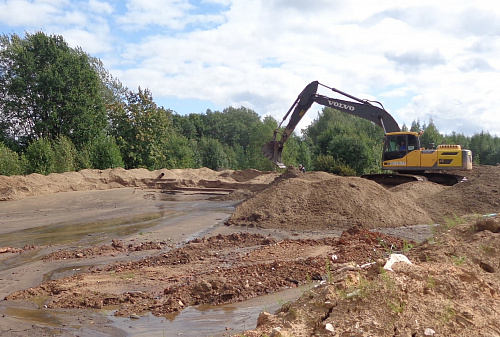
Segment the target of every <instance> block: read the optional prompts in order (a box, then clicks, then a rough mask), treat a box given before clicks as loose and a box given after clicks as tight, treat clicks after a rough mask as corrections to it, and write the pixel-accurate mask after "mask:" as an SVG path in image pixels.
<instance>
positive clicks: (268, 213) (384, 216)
mask: <svg viewBox="0 0 500 337" xmlns="http://www.w3.org/2000/svg"><path fill="white" fill-rule="evenodd" d="M431 222H432V219H431V218H430V217H429V216H428V215H427V213H426V211H425V210H423V209H422V208H420V207H419V206H418V205H417V204H416V203H415V201H414V200H413V199H412V198H409V197H407V196H405V195H403V194H402V193H399V194H397V193H393V192H391V191H389V190H387V189H386V188H384V187H382V186H381V185H379V184H377V183H375V182H373V181H370V180H366V179H363V178H358V177H340V176H336V175H333V174H327V173H324V172H309V173H305V174H303V173H301V174H293V172H292V173H291V172H288V173H286V174H284V175H283V176H282V177H280V178H279V179H277V180H276V181H275V182H274V183H273V184H271V185H270V186H269V187H268V188H266V189H264V190H263V191H261V192H260V193H258V194H257V195H255V196H254V197H253V198H251V199H249V200H246V201H245V202H243V203H242V204H241V205H240V206H239V207H238V208H237V209H236V211H235V212H234V214H233V215H232V216H231V218H230V219H229V220H228V224H229V225H239V226H258V227H261V228H280V229H288V230H292V229H293V230H305V229H315V230H319V229H328V228H329V229H332V228H336V229H347V228H350V227H352V226H360V227H362V228H381V227H398V226H406V225H416V224H427V223H431Z"/></svg>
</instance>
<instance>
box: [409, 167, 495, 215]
mask: <svg viewBox="0 0 500 337" xmlns="http://www.w3.org/2000/svg"><path fill="white" fill-rule="evenodd" d="M466 174H467V177H468V180H467V181H466V182H463V183H459V184H456V185H454V186H451V187H449V188H446V189H444V190H442V191H438V192H437V193H434V194H431V195H429V196H428V197H425V198H420V199H419V200H418V202H417V203H418V205H419V206H420V207H422V208H424V209H426V210H427V212H428V214H429V215H430V217H431V218H432V219H433V220H434V221H435V222H443V221H444V220H446V219H447V218H454V217H455V216H463V215H466V214H472V213H477V214H480V215H483V214H489V213H497V212H499V211H500V166H485V165H474V168H473V170H472V171H471V172H467V173H466Z"/></svg>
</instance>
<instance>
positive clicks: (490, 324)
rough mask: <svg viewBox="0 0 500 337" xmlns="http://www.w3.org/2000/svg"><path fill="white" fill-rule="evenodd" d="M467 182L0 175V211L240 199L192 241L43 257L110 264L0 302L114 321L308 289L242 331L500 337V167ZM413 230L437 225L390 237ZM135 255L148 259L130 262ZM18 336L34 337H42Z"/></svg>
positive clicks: (255, 175) (290, 175)
mask: <svg viewBox="0 0 500 337" xmlns="http://www.w3.org/2000/svg"><path fill="white" fill-rule="evenodd" d="M467 175H468V181H467V182H464V183H460V184H457V185H455V186H451V187H444V186H441V185H436V184H434V183H430V182H415V183H408V184H404V185H400V186H397V187H394V188H390V189H388V188H385V187H383V186H381V185H378V184H376V183H374V182H372V181H370V180H364V179H361V178H356V177H339V176H335V175H331V174H327V173H323V172H308V173H305V174H303V173H301V172H299V171H298V170H296V169H293V168H290V169H288V170H287V171H286V172H285V173H283V174H281V175H280V174H278V173H271V172H259V171H255V170H246V171H230V170H227V171H222V172H214V171H211V170H208V169H199V170H159V171H154V172H150V171H147V170H129V171H126V170H123V169H114V170H105V171H96V170H85V171H81V172H73V173H65V174H60V175H57V174H54V175H49V176H41V175H30V176H26V177H0V193H1V194H0V197H1V198H2V200H4V202H5V203H7V204H8V203H10V202H14V200H20V201H21V202H22V204H24V205H29V200H33V199H32V198H34V196H37V195H47V196H48V195H52V194H53V193H56V192H66V191H91V190H107V189H116V188H123V187H127V188H131V187H133V188H135V189H138V190H147V191H150V192H148V193H146V194H144V198H145V199H146V198H149V199H155V198H159V197H160V196H159V194H165V193H166V192H167V193H168V191H179V190H184V191H186V190H187V191H189V190H197V191H204V192H206V193H210V192H211V191H212V192H213V191H219V192H220V191H225V192H226V193H221V194H220V195H218V196H217V197H214V198H213V199H214V200H228V199H232V198H233V199H234V200H243V199H246V200H244V201H243V202H242V203H241V204H240V205H239V206H238V207H237V208H236V210H235V211H234V213H233V214H232V216H231V217H230V218H229V219H228V220H227V221H226V223H225V224H226V226H222V227H221V228H218V229H217V230H216V231H214V232H212V233H210V234H207V235H205V236H201V237H198V238H195V239H192V240H189V241H188V242H174V241H172V240H170V239H169V238H165V237H156V238H154V240H142V241H141V240H138V239H137V236H136V237H135V239H134V241H130V240H127V238H120V237H117V238H113V239H112V240H111V241H110V242H109V244H104V245H90V246H87V247H79V248H77V249H75V248H64V249H59V250H54V249H53V250H52V251H51V252H47V253H46V254H45V253H44V256H43V258H42V259H43V263H51V261H64V263H70V261H72V260H82V259H88V260H89V264H92V259H94V258H95V257H97V256H112V257H114V260H115V262H112V263H108V264H104V265H96V266H94V267H90V268H89V269H87V270H86V271H83V272H81V273H79V274H76V275H73V276H69V277H63V278H59V279H55V280H50V281H45V282H42V283H40V284H38V285H36V284H34V285H32V286H30V287H27V288H23V289H17V290H16V291H11V292H9V293H8V294H5V300H4V301H3V302H6V303H15V302H18V301H23V300H29V301H33V302H36V303H40V299H43V301H42V303H41V304H39V305H41V306H45V307H46V310H57V309H58V308H77V309H85V308H95V309H103V308H110V307H112V308H116V309H115V310H116V311H115V314H116V315H117V316H131V315H132V316H133V315H142V314H144V313H146V312H152V313H153V314H154V315H165V314H167V313H172V312H179V311H181V310H183V309H184V308H186V307H188V306H191V305H197V304H203V303H210V304H215V305H217V304H222V303H232V302H238V301H242V300H245V299H249V298H253V297H257V296H260V295H264V294H269V293H273V292H276V291H278V290H281V289H286V288H290V287H296V286H298V285H303V284H310V289H309V290H307V291H305V292H304V294H303V296H302V297H301V298H300V299H298V300H297V301H295V302H290V303H287V304H285V305H283V306H282V308H281V309H280V310H278V312H276V313H274V314H272V313H262V314H261V316H260V317H259V320H258V322H257V325H258V326H257V328H256V329H254V330H251V331H245V332H244V333H242V335H245V336H248V337H251V336H425V335H428V336H431V335H434V334H435V335H436V336H500V323H499V322H500V297H499V295H500V275H499V270H500V262H499V257H500V249H499V247H500V219H499V217H497V216H496V215H494V214H491V213H496V212H498V210H499V208H500V194H499V189H500V183H499V182H500V167H488V166H475V167H474V170H473V171H472V172H468V173H467ZM109 202H110V204H111V205H112V204H113V200H110V201H109ZM1 206H2V205H1V204H0V207H1ZM142 207H144V206H142ZM26 211H27V210H26ZM16 212H17V211H16ZM56 213H57V212H56ZM6 214H7V213H6ZM82 214H85V213H82ZM486 214H489V216H487V217H484V216H483V215H486ZM8 215H9V220H8V221H5V223H4V224H5V226H7V227H8V226H10V225H12V224H13V223H15V224H16V225H17V226H19V224H20V223H21V222H16V221H15V220H16V219H18V218H20V217H22V215H23V213H22V212H21V211H19V212H18V213H15V212H14V211H12V212H11V213H8ZM61 216H62V215H61ZM23 219H26V216H25V217H24V218H23ZM433 224H439V225H436V226H434V225H433ZM24 225H26V226H28V225H29V224H24ZM415 225H429V227H428V228H432V235H431V236H430V237H429V239H428V240H425V241H423V242H416V241H411V240H409V239H402V238H398V237H396V236H391V235H388V234H387V231H389V234H390V232H391V229H394V233H399V231H400V230H401V229H402V228H403V229H405V228H407V229H410V228H411V227H410V226H415ZM430 225H432V226H430ZM1 226H2V221H0V227H1ZM376 229H379V230H378V231H377V230H376ZM382 230H384V233H386V234H382V233H381V231H382ZM3 232H6V230H3ZM0 233H2V231H1V228H0ZM336 233H338V234H341V235H336ZM406 237H408V236H406ZM37 250H39V251H41V247H37V246H33V245H31V246H28V247H4V248H0V253H3V254H2V255H3V256H1V255H0V259H1V258H5V256H6V255H9V254H21V255H22V254H27V252H28V251H37ZM137 251H139V252H140V251H145V252H149V255H148V256H145V257H143V258H141V259H131V258H128V254H130V252H137ZM391 253H403V254H405V255H406V256H407V257H408V258H409V259H410V261H411V262H412V264H411V265H410V264H406V263H396V264H395V265H394V266H393V267H392V270H385V269H383V268H381V267H382V266H383V265H384V264H385V262H386V261H387V259H388V258H389V256H390V254H391ZM9 322H10V321H9ZM11 328H12V326H9V329H11ZM8 331H11V330H7V329H4V330H3V331H0V332H1V333H2V336H3V335H8V334H6V333H7V332H8ZM24 331H25V332H26V331H29V332H30V334H31V335H33V336H36V335H37V334H36V333H37V331H38V330H36V329H34V328H31V329H30V328H26V330H24ZM229 333H230V332H228V334H229ZM14 335H15V334H12V336H14ZM39 335H42V334H41V333H40V334H39Z"/></svg>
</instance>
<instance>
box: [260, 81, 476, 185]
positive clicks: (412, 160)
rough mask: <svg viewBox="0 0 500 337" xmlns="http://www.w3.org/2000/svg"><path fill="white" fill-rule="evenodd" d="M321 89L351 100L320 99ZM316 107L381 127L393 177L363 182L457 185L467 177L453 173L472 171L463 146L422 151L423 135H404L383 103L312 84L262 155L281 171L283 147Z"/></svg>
mask: <svg viewBox="0 0 500 337" xmlns="http://www.w3.org/2000/svg"><path fill="white" fill-rule="evenodd" d="M320 85H321V86H323V87H325V88H327V89H330V90H332V91H333V92H336V93H338V94H340V95H343V96H345V97H347V98H349V99H351V100H342V99H338V98H331V97H327V96H323V95H319V94H318V93H317V91H318V86H320ZM313 103H318V104H321V105H324V106H326V107H331V108H334V109H336V110H339V111H343V112H346V113H348V114H351V115H354V116H358V117H361V118H364V119H367V120H369V121H371V122H373V123H375V124H377V125H378V126H380V127H382V129H383V130H384V132H385V136H384V146H383V153H382V169H383V170H388V171H389V170H390V171H392V172H393V173H385V174H368V175H364V176H363V177H364V178H367V179H371V180H374V181H377V182H379V183H382V184H387V185H395V184H401V183H404V182H409V181H421V180H430V181H433V182H436V183H440V184H444V185H454V184H456V183H457V182H460V181H463V180H466V177H464V176H461V175H456V174H452V173H451V172H450V171H466V170H472V152H471V151H470V150H465V149H462V148H461V146H460V145H438V146H437V147H434V146H433V145H431V146H430V147H429V148H423V147H421V146H420V138H419V137H420V134H419V133H416V132H411V131H401V129H400V127H399V125H398V123H397V122H396V121H395V120H394V118H393V117H392V116H391V115H390V114H389V113H388V112H387V111H386V110H385V109H384V107H383V106H382V104H381V103H379V102H375V101H368V100H362V99H359V98H357V97H354V96H352V95H349V94H347V93H345V92H342V91H340V90H338V89H335V88H331V87H328V86H326V85H324V84H321V83H319V82H318V81H314V82H311V83H309V84H308V85H307V86H306V87H305V88H304V90H302V92H301V93H300V95H299V96H298V97H297V99H296V100H295V102H294V103H293V105H292V106H291V107H290V109H289V110H288V112H287V113H286V114H285V117H283V120H282V121H281V123H280V124H279V125H278V127H277V128H276V130H274V136H273V139H272V140H271V141H270V142H268V143H266V144H265V145H264V146H263V147H262V152H263V154H264V155H265V156H266V157H267V158H269V159H270V160H271V161H272V162H273V163H274V164H276V165H277V166H278V167H280V168H286V165H285V164H283V162H282V159H281V153H282V151H283V145H284V143H285V142H286V140H287V139H288V137H290V135H291V134H292V132H293V130H294V129H295V127H296V126H297V124H298V123H299V121H300V120H301V119H302V117H303V116H304V115H305V114H306V112H307V111H308V110H309V109H310V108H311V106H312V104H313ZM372 103H375V104H377V105H379V106H376V105H374V104H372ZM290 114H291V115H290ZM288 116H290V120H289V122H288V125H287V126H286V127H285V128H284V129H282V124H283V123H284V122H285V121H286V120H287V119H288ZM278 138H279V139H278Z"/></svg>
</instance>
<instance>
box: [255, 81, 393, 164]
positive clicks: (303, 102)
mask: <svg viewBox="0 0 500 337" xmlns="http://www.w3.org/2000/svg"><path fill="white" fill-rule="evenodd" d="M319 85H321V86H323V87H325V88H328V89H330V90H332V91H334V92H336V93H338V94H341V95H343V96H346V97H348V98H350V99H351V100H353V101H346V100H341V99H337V98H330V97H327V96H323V95H319V94H318V93H317V91H318V86H319ZM313 103H318V104H321V105H324V106H326V107H330V108H334V109H337V110H340V111H344V112H347V113H349V114H351V115H355V116H358V117H361V118H364V119H367V120H369V121H372V122H373V123H375V124H377V125H378V126H380V127H381V128H383V129H384V131H385V132H386V133H388V132H399V131H401V129H400V128H399V125H398V123H397V122H396V121H395V120H394V118H393V117H392V116H391V115H390V114H389V113H388V112H387V111H385V110H384V109H383V108H382V107H377V106H375V105H373V104H371V103H370V102H368V101H367V100H362V99H359V98H357V97H354V96H352V95H349V94H346V93H345V92H342V91H340V90H338V89H335V88H330V87H327V86H326V85H323V84H321V83H319V82H318V81H314V82H311V83H309V84H308V85H307V86H306V87H305V88H304V90H302V92H301V93H300V94H299V96H298V97H297V99H296V100H295V102H294V103H293V105H292V106H291V107H290V109H289V110H288V112H287V113H286V114H285V117H283V120H282V121H281V123H280V124H279V125H278V128H277V129H276V130H274V136H273V139H272V140H271V141H270V142H268V143H266V144H264V146H263V147H262V153H263V154H264V155H265V156H266V157H267V158H268V159H270V160H271V161H272V162H273V163H274V164H276V165H277V166H278V167H280V168H286V165H285V164H283V162H282V159H281V154H282V151H283V144H284V143H285V142H286V140H287V139H288V137H290V135H291V134H292V132H293V131H294V130H295V127H296V126H297V124H298V123H299V122H300V120H301V119H302V117H304V115H305V114H306V112H307V111H308V110H309V109H310V108H311V106H312V105H313ZM379 104H380V103H379ZM290 113H291V116H290V121H289V122H288V125H287V126H286V127H285V129H284V130H283V131H280V130H281V125H282V124H283V122H284V121H285V120H287V118H288V116H289V115H290ZM278 135H280V136H281V137H279V139H278Z"/></svg>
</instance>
